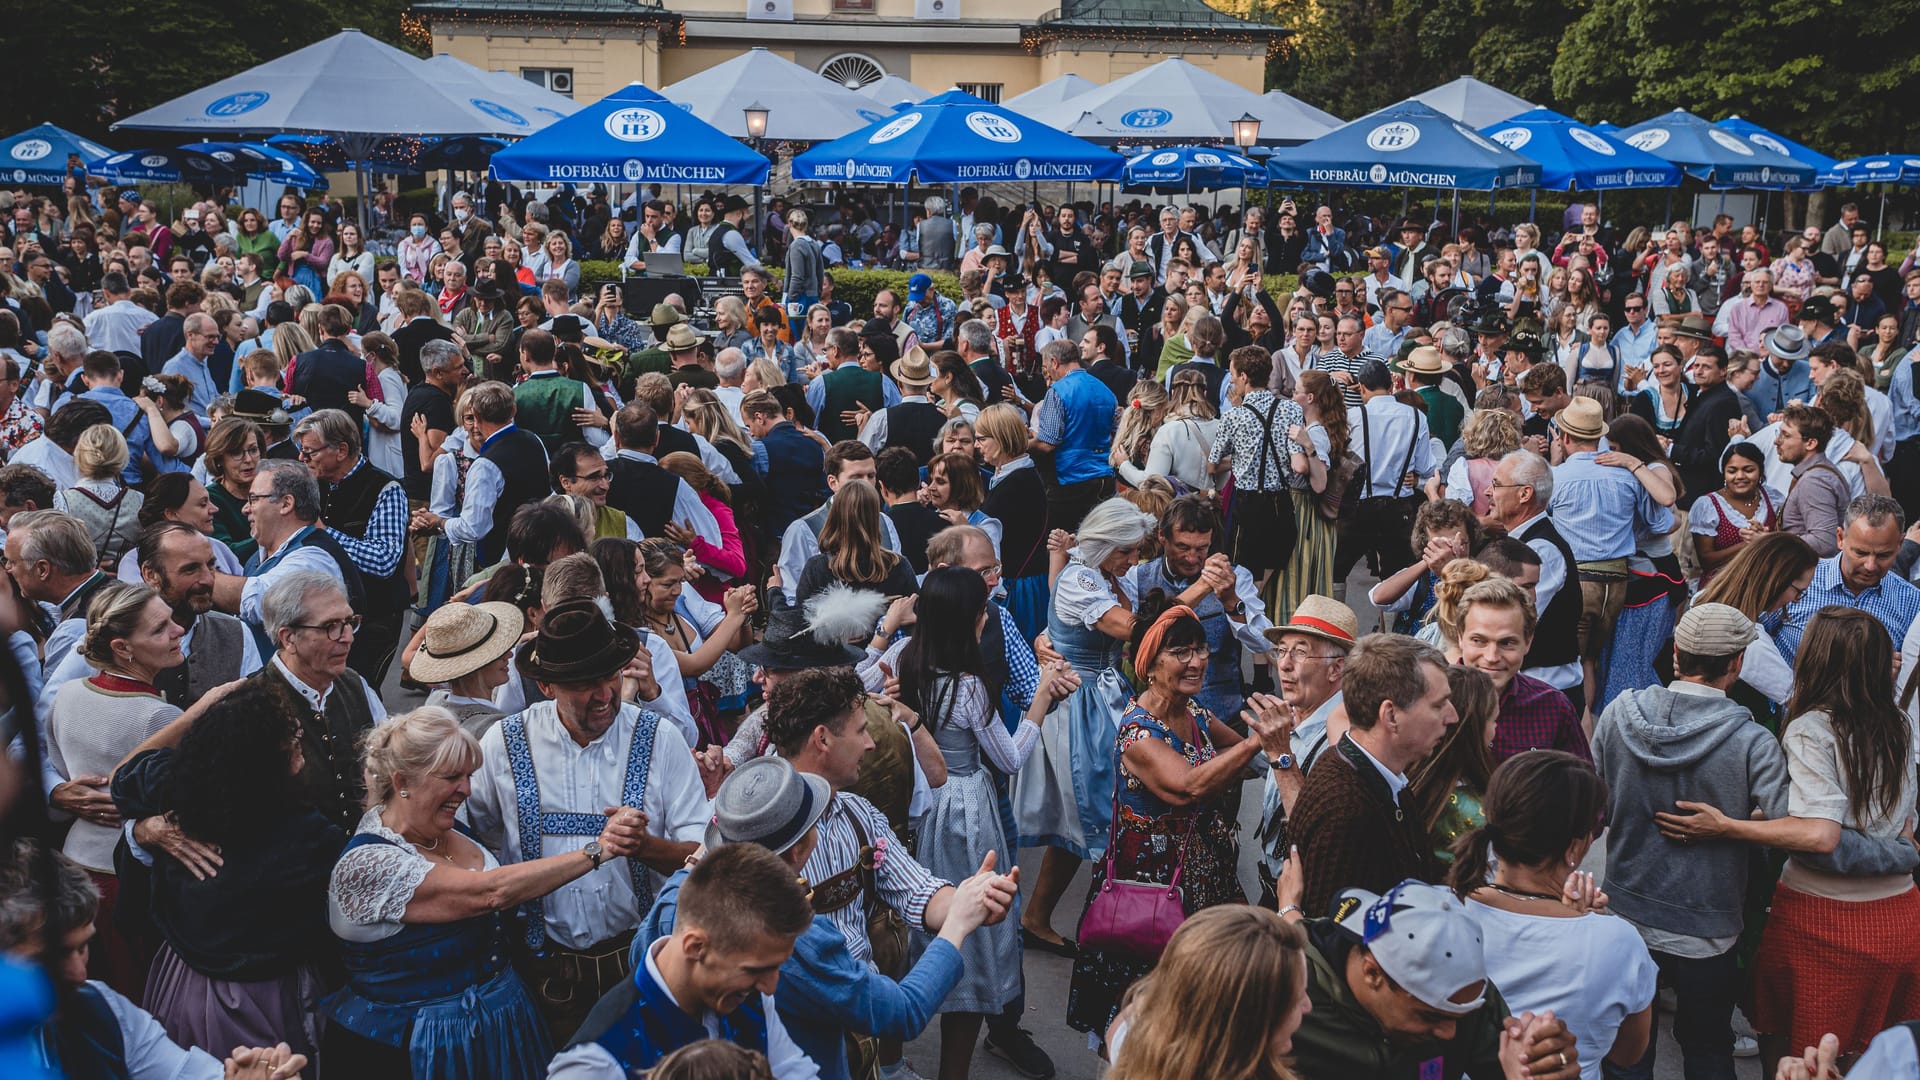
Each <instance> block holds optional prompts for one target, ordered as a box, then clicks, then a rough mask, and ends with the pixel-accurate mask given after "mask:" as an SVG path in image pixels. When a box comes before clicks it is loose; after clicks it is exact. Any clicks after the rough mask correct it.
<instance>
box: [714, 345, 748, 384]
mask: <svg viewBox="0 0 1920 1080" xmlns="http://www.w3.org/2000/svg"><path fill="white" fill-rule="evenodd" d="M713 373H714V374H715V375H717V376H719V377H720V381H721V382H724V383H734V382H738V381H740V380H741V379H742V378H744V377H745V376H746V374H747V354H746V353H743V352H741V351H740V350H739V349H737V348H734V347H732V346H728V347H727V348H724V349H721V350H720V355H718V356H716V357H714V358H713Z"/></svg>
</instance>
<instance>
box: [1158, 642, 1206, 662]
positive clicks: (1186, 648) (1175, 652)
mask: <svg viewBox="0 0 1920 1080" xmlns="http://www.w3.org/2000/svg"><path fill="white" fill-rule="evenodd" d="M1166 653H1167V655H1168V656H1171V657H1173V658H1174V660H1175V661H1177V662H1179V663H1182V664H1191V663H1193V662H1194V660H1195V659H1196V658H1199V657H1204V656H1206V655H1207V650H1206V649H1204V648H1202V647H1200V646H1198V645H1176V646H1174V647H1173V648H1171V649H1168V650H1166Z"/></svg>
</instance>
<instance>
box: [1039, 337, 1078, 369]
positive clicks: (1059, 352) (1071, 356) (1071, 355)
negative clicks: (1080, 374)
mask: <svg viewBox="0 0 1920 1080" xmlns="http://www.w3.org/2000/svg"><path fill="white" fill-rule="evenodd" d="M1040 359H1041V360H1043V361H1044V360H1051V361H1053V362H1054V363H1056V364H1060V365H1062V366H1065V365H1067V364H1078V363H1079V362H1080V346H1078V345H1076V344H1074V343H1073V342H1071V341H1068V340H1067V339H1066V338H1061V339H1060V340H1058V341H1049V342H1047V343H1046V344H1045V345H1043V346H1041V347H1040Z"/></svg>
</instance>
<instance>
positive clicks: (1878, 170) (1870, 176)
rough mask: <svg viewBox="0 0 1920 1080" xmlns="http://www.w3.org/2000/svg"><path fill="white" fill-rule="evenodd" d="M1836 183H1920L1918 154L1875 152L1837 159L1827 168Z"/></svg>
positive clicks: (1849, 184) (1919, 157) (1919, 156)
mask: <svg viewBox="0 0 1920 1080" xmlns="http://www.w3.org/2000/svg"><path fill="white" fill-rule="evenodd" d="M1828 174H1829V175H1831V176H1832V177H1833V181H1834V183H1836V184H1843V185H1848V186H1851V185H1854V184H1902V185H1912V184H1920V154H1875V155H1873V156H1872V157H1860V158H1848V159H1847V160H1845V161H1837V162H1835V163H1834V165H1833V168H1832V169H1830V170H1828Z"/></svg>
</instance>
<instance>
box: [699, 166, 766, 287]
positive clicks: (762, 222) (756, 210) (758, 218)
mask: <svg viewBox="0 0 1920 1080" xmlns="http://www.w3.org/2000/svg"><path fill="white" fill-rule="evenodd" d="M764 190H765V186H764V185H761V184H755V185H753V221H754V226H753V230H754V237H755V239H756V240H758V239H759V234H760V233H761V231H763V230H764V229H766V227H767V213H766V210H765V209H763V208H762V207H761V205H760V195H761V193H762V192H763V191H764ZM760 250H761V251H765V250H766V245H765V244H762V245H761V246H760ZM708 258H709V259H711V258H712V255H711V254H709V255H708ZM709 269H711V268H709Z"/></svg>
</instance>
